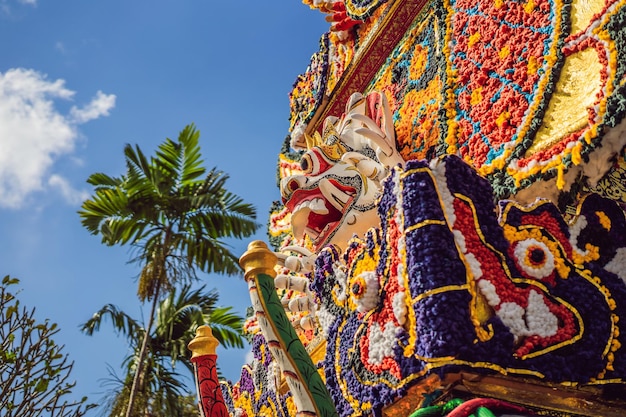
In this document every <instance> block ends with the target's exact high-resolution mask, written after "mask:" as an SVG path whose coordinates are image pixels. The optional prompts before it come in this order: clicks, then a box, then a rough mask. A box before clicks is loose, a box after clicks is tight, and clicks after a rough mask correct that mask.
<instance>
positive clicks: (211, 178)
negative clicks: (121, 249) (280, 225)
mask: <svg viewBox="0 0 626 417" xmlns="http://www.w3.org/2000/svg"><path fill="white" fill-rule="evenodd" d="M199 137H200V133H199V132H198V131H197V130H196V129H195V127H194V125H193V124H192V125H188V126H186V127H185V128H184V129H183V130H182V131H181V132H180V134H179V136H178V141H173V140H171V139H169V138H167V139H166V140H165V142H163V143H162V144H161V145H160V146H159V147H158V149H157V152H156V155H155V156H153V157H151V158H150V159H148V158H147V157H146V156H145V155H144V153H143V152H142V151H141V149H140V148H139V146H135V147H133V146H131V145H126V146H125V148H124V156H125V158H126V173H125V174H124V175H122V176H120V177H111V176H109V175H106V174H103V173H95V174H92V175H91V176H90V177H89V178H88V180H87V182H88V183H90V184H91V185H93V186H94V187H95V189H94V194H93V196H92V197H91V198H90V199H88V200H86V201H85V202H84V203H83V205H82V207H81V210H80V211H79V212H78V213H79V215H80V217H81V222H82V224H83V226H84V227H85V228H86V229H87V230H88V231H89V232H91V233H92V234H94V235H98V234H99V235H100V236H101V237H102V242H103V243H105V244H107V245H110V246H112V245H126V244H130V245H132V247H133V249H134V254H135V256H134V257H133V258H132V259H131V261H134V262H137V263H139V264H140V265H141V272H140V274H139V284H138V291H137V293H138V296H139V298H140V300H141V301H142V302H143V301H146V300H148V301H152V306H151V310H150V315H149V316H148V324H147V326H146V332H145V335H144V336H145V337H144V339H143V341H142V345H141V348H140V350H139V356H138V358H137V362H136V372H135V375H134V378H133V387H132V389H131V392H130V398H129V402H128V410H127V413H126V417H130V416H131V413H132V409H133V406H134V399H135V395H136V392H137V388H138V383H139V380H140V379H141V378H142V373H143V367H144V359H145V355H146V349H147V346H148V338H149V335H150V330H151V329H152V324H153V321H154V316H155V310H156V305H157V303H158V301H159V299H160V297H161V295H162V294H163V293H168V292H169V291H171V290H172V288H174V286H175V285H176V284H178V283H180V282H189V281H190V280H192V279H194V278H196V268H198V269H200V270H202V271H205V272H218V273H225V274H229V275H234V274H237V273H239V272H240V268H239V265H238V263H237V257H236V256H235V255H234V254H233V253H232V252H231V251H230V250H229V247H228V245H227V244H226V243H225V242H224V241H223V239H225V238H239V239H241V238H245V237H248V236H250V235H252V234H253V233H254V232H255V231H256V229H257V227H258V224H257V223H256V222H255V219H256V211H255V209H254V207H252V206H251V205H249V204H247V203H245V202H244V201H243V200H242V199H241V198H240V197H238V196H236V195H234V194H232V193H230V192H229V191H227V190H226V188H225V187H224V185H225V182H226V180H227V179H228V176H227V175H226V174H224V173H223V172H221V171H218V170H216V169H215V168H213V169H212V170H211V171H209V172H208V173H207V171H206V169H205V168H204V167H203V166H202V163H203V161H202V159H201V154H200V146H199Z"/></svg>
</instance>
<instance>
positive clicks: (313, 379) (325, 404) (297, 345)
mask: <svg viewBox="0 0 626 417" xmlns="http://www.w3.org/2000/svg"><path fill="white" fill-rule="evenodd" d="M277 260H278V258H277V256H276V254H275V253H274V252H272V251H270V250H269V249H268V247H267V245H266V244H265V243H264V242H262V241H260V240H256V241H254V242H252V243H250V244H249V245H248V250H247V251H246V253H244V254H243V255H242V256H241V258H239V264H240V265H241V267H242V268H243V269H244V271H245V274H244V278H245V280H246V282H247V283H248V289H249V291H250V300H251V301H252V307H253V308H254V312H255V314H256V317H257V320H258V322H259V326H260V327H261V331H262V333H263V336H264V337H265V340H266V341H267V345H268V346H269V349H270V352H271V353H272V356H273V357H274V359H275V360H276V362H277V363H278V365H279V366H280V369H281V371H282V374H283V377H284V378H285V381H286V382H287V385H288V386H289V390H290V391H291V394H292V396H293V400H294V403H295V405H296V409H297V413H296V417H305V416H306V417H309V416H317V417H337V416H338V414H337V411H336V409H335V405H334V404H333V401H332V399H331V397H330V394H329V392H328V389H327V388H326V385H325V384H324V382H323V381H322V378H321V376H320V375H319V373H318V371H317V368H316V367H315V365H314V364H313V361H312V360H311V357H310V356H309V354H308V353H307V351H306V349H305V348H304V346H303V345H302V342H301V341H300V339H299V338H298V335H297V334H296V331H295V329H294V328H293V326H292V325H291V322H290V321H289V318H288V317H287V313H285V308H284V307H283V305H282V303H281V302H280V299H279V298H278V294H276V286H275V285H274V278H275V277H276V271H274V267H275V265H276V262H277Z"/></svg>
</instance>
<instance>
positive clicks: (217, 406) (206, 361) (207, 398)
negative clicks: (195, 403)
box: [187, 326, 229, 417]
mask: <svg viewBox="0 0 626 417" xmlns="http://www.w3.org/2000/svg"><path fill="white" fill-rule="evenodd" d="M218 344H219V342H218V341H217V339H216V338H215V337H214V336H213V332H211V328H210V327H209V326H200V327H198V330H196V337H194V338H193V340H192V341H191V342H189V345H187V347H188V348H189V349H190V350H191V352H192V354H191V362H192V363H193V365H194V366H193V367H194V371H195V372H194V373H195V377H196V392H197V393H198V400H199V402H200V404H199V406H200V415H201V417H229V414H228V409H227V408H226V404H225V403H224V397H223V396H222V390H221V389H220V383H219V381H218V379H217V365H216V361H217V355H216V354H215V348H216V347H217V345H218Z"/></svg>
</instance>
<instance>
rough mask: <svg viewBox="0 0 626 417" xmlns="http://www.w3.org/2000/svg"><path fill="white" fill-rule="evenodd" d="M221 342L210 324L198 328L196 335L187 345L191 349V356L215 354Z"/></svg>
mask: <svg viewBox="0 0 626 417" xmlns="http://www.w3.org/2000/svg"><path fill="white" fill-rule="evenodd" d="M219 344H220V343H219V342H218V341H217V339H216V338H215V336H213V332H212V331H211V328H210V327H209V326H200V327H198V330H196V337H194V338H193V339H192V340H191V342H189V344H188V345H187V348H189V350H191V358H192V359H193V358H196V357H198V356H204V355H215V348H217V345H219Z"/></svg>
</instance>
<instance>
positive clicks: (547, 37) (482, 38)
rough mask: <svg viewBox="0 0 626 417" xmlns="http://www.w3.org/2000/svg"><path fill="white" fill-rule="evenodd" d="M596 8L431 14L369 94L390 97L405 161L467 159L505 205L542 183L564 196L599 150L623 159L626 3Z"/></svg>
mask: <svg viewBox="0 0 626 417" xmlns="http://www.w3.org/2000/svg"><path fill="white" fill-rule="evenodd" d="M588 3H589V2H582V1H580V0H532V1H521V0H520V1H507V2H504V1H491V0H482V1H478V2H476V1H467V0H451V1H448V0H445V1H444V0H433V1H431V2H429V3H428V4H427V5H426V6H424V8H423V10H422V12H421V14H420V15H419V16H418V17H417V19H415V21H414V22H413V24H412V25H411V26H410V27H408V29H407V30H406V34H405V37H404V38H403V39H402V40H401V41H400V42H399V43H398V45H397V46H396V47H395V49H393V50H391V52H390V53H389V56H388V58H387V62H386V63H385V64H384V65H383V67H382V68H380V70H379V71H378V73H377V75H376V76H375V77H374V78H373V79H372V80H371V82H370V84H369V86H368V87H367V88H366V90H367V91H373V90H378V91H385V93H386V94H387V97H388V99H389V102H390V103H391V104H392V106H393V107H394V110H395V114H394V117H395V124H396V129H397V137H398V144H399V150H400V151H401V153H402V155H403V156H404V157H405V159H406V160H409V159H415V158H428V159H430V158H433V157H436V156H440V155H443V154H458V155H460V156H461V157H462V158H463V159H464V160H465V161H466V162H468V163H470V164H472V165H473V166H474V167H476V168H477V169H479V172H480V174H481V175H483V176H485V177H487V178H488V179H489V180H490V182H491V184H492V186H493V187H494V192H495V194H496V196H497V197H498V198H506V197H509V196H511V195H514V194H516V193H517V192H518V191H520V190H523V189H525V188H527V187H529V186H531V185H533V184H534V183H537V182H545V181H553V182H554V184H555V185H556V186H557V187H558V188H559V189H567V187H569V186H570V185H571V183H572V182H573V181H574V179H575V176H576V175H575V173H576V172H578V171H577V170H575V169H574V168H576V167H585V166H586V165H589V164H594V163H599V164H600V165H601V164H602V163H601V162H596V161H595V160H594V159H593V158H590V156H591V155H592V154H593V153H594V152H596V151H597V150H598V149H599V148H600V145H601V144H602V147H603V148H604V150H605V151H607V152H609V151H610V152H614V153H617V152H619V150H620V149H621V148H622V147H623V145H624V140H622V139H619V138H615V137H614V136H615V135H614V136H610V135H607V134H606V133H607V129H610V128H615V127H617V126H618V125H619V123H620V122H621V121H622V119H623V117H624V114H625V113H626V106H625V105H624V97H625V96H626V90H625V88H626V86H625V85H624V83H623V81H622V80H623V77H624V74H626V58H625V54H626V43H625V42H626V36H625V34H626V7H625V4H624V2H623V1H619V0H607V1H606V2H604V1H593V2H591V3H589V4H588ZM355 47H356V46H355ZM340 74H343V72H340ZM335 78H336V76H335ZM581 78H582V79H584V82H582V83H581V82H580V80H581ZM327 94H330V91H328V92H327ZM292 114H293V111H292ZM609 142H611V143H609ZM599 159H602V158H599ZM605 165H606V164H605ZM606 168H607V167H606V166H594V167H592V168H591V170H590V171H593V170H595V169H598V170H599V171H601V172H602V173H604V172H606ZM568 170H572V172H574V174H572V175H571V176H570V177H567V176H566V174H567V172H568ZM597 179H598V178H596V180H597Z"/></svg>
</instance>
